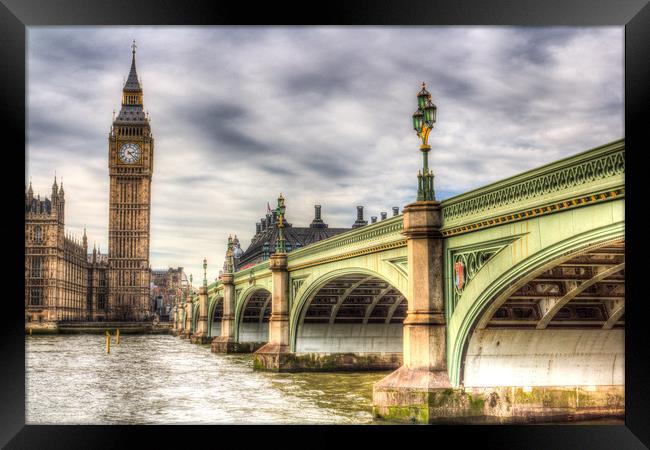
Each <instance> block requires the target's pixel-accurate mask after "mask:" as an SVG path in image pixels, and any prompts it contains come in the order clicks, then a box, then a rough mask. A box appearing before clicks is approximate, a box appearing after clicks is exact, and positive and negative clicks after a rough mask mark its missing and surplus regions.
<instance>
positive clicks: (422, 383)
mask: <svg viewBox="0 0 650 450" xmlns="http://www.w3.org/2000/svg"><path fill="white" fill-rule="evenodd" d="M624 176H625V143H624V141H623V140H620V141H616V142H613V143H610V144H607V145H604V146H601V147H598V148H595V149H592V150H589V151H586V152H583V153H580V154H578V155H575V156H572V157H570V158H566V159H562V160H560V161H557V162H554V163H551V164H548V165H545V166H543V167H540V168H537V169H534V170H531V171H528V172H525V173H522V174H519V175H516V176H513V177H510V178H507V179H505V180H502V181H499V182H496V183H493V184H490V185H488V186H485V187H482V188H479V189H476V190H473V191H471V192H467V193H465V194H462V195H458V196H456V197H453V198H450V199H447V200H443V201H441V202H437V201H417V202H414V203H412V204H410V205H407V206H406V207H405V208H404V211H403V213H402V214H400V215H397V216H395V217H392V218H389V219H386V220H382V221H380V222H377V223H375V224H371V225H367V226H364V227H361V228H356V229H353V230H351V231H349V232H345V233H342V234H339V235H336V236H334V237H331V238H328V239H325V240H322V241H320V242H317V243H315V244H312V245H308V246H305V247H303V248H300V249H296V250H294V251H291V252H289V253H281V252H276V253H275V254H273V255H272V256H271V258H270V259H269V260H266V261H264V262H262V263H260V264H257V265H255V266H253V267H248V268H245V269H243V270H239V271H236V272H234V271H233V272H234V273H224V274H223V275H222V276H220V278H219V279H218V281H216V282H214V283H212V284H209V285H208V284H207V283H204V286H203V287H201V288H200V289H199V292H198V295H193V296H189V297H188V298H187V301H186V302H185V303H184V304H181V305H177V306H176V307H175V309H174V329H175V330H176V332H177V333H178V334H179V335H180V336H182V337H189V338H191V340H192V341H193V342H200V343H208V342H211V348H212V351H214V352H221V353H228V352H255V354H254V368H255V369H256V370H277V371H301V370H380V369H381V370H387V369H395V370H394V372H392V373H391V374H390V375H388V376H387V377H386V378H384V379H383V380H381V381H380V382H378V383H377V384H376V385H375V386H374V391H373V403H374V411H373V413H374V415H375V417H377V418H385V419H392V420H406V421H417V422H430V423H433V422H444V421H464V422H472V421H476V422H509V421H510V422H520V421H535V420H572V419H575V420H577V419H580V418H586V417H602V416H616V417H623V414H624V366H625V353H624V351H625V349H624V331H625V323H624V317H625V216H624V209H625V179H624Z"/></svg>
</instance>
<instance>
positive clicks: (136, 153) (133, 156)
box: [119, 142, 141, 164]
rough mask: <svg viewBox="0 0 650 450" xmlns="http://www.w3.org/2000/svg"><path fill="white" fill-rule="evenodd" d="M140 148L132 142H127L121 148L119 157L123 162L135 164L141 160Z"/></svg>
mask: <svg viewBox="0 0 650 450" xmlns="http://www.w3.org/2000/svg"><path fill="white" fill-rule="evenodd" d="M140 154H141V152H140V147H138V145H137V144H134V143H132V142H127V143H126V144H124V145H122V146H121V147H120V151H119V155H120V159H121V160H122V162H124V163H126V164H133V163H136V162H138V160H139V159H140Z"/></svg>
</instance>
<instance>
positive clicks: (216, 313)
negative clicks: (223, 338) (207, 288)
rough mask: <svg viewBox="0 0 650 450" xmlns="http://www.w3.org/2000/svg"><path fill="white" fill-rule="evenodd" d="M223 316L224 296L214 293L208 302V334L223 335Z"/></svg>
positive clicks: (213, 335)
mask: <svg viewBox="0 0 650 450" xmlns="http://www.w3.org/2000/svg"><path fill="white" fill-rule="evenodd" d="M222 317H223V296H222V295H219V294H217V295H214V296H213V297H212V298H211V299H210V300H209V303H208V336H209V337H216V336H220V335H221V318H222Z"/></svg>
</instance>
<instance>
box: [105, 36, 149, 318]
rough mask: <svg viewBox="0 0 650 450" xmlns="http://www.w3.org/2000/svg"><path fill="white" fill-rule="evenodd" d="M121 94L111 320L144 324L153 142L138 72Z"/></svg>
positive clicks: (112, 210) (113, 185)
mask: <svg viewBox="0 0 650 450" xmlns="http://www.w3.org/2000/svg"><path fill="white" fill-rule="evenodd" d="M132 53H133V59H132V61H131V70H130V72H129V76H128V78H127V79H126V82H125V84H124V88H123V90H122V107H121V109H120V112H119V114H118V115H117V117H115V118H114V119H113V126H112V127H111V131H110V134H109V137H108V168H109V176H110V194H109V219H108V267H109V274H108V276H109V286H110V291H109V295H108V309H109V312H108V320H116V321H141V320H147V319H149V318H150V315H151V311H150V310H151V307H150V304H149V303H150V302H149V278H150V271H149V239H150V223H151V220H150V219H151V176H152V173H153V152H154V139H153V135H152V134H151V127H150V126H149V117H148V114H145V112H144V106H143V102H142V86H141V83H140V80H139V79H138V74H137V72H136V68H135V42H134V43H133V46H132Z"/></svg>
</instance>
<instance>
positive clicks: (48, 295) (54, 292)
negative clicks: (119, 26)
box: [25, 42, 154, 325]
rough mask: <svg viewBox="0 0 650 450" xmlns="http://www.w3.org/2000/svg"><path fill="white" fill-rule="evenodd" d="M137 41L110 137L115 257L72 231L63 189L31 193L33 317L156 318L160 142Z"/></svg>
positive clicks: (28, 282)
mask: <svg viewBox="0 0 650 450" xmlns="http://www.w3.org/2000/svg"><path fill="white" fill-rule="evenodd" d="M142 94H143V92H142V85H141V82H140V80H139V79H138V75H137V72H136V64H135V42H134V45H133V46H132V60H131V69H130V72H129V75H128V77H127V79H126V81H125V84H124V87H123V89H122V101H121V109H120V112H119V114H118V115H117V117H114V119H113V123H112V126H111V129H110V132H109V135H108V169H109V178H110V193H109V205H108V206H109V230H108V233H109V236H108V253H107V254H105V253H104V254H103V253H101V252H100V251H99V250H98V249H97V248H93V250H92V252H89V249H88V238H87V236H86V231H85V229H84V234H83V237H82V238H81V239H78V238H74V237H72V236H70V235H69V234H68V233H66V231H65V192H64V190H63V184H62V183H61V185H59V184H58V183H57V180H56V177H55V179H54V183H53V184H52V191H51V195H50V197H49V198H48V197H44V198H41V197H40V195H38V194H37V195H36V196H35V195H34V191H33V187H32V185H31V182H30V183H29V187H28V188H27V189H26V192H25V320H26V321H27V322H36V323H44V324H54V325H56V324H57V323H59V322H66V321H80V320H82V321H144V320H149V319H150V318H151V309H152V308H151V304H150V284H149V283H150V278H151V271H150V266H149V240H150V217H151V214H150V213H151V179H152V173H153V162H154V138H153V135H152V133H151V127H150V125H149V117H148V115H147V114H145V112H144V106H143V97H142Z"/></svg>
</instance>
